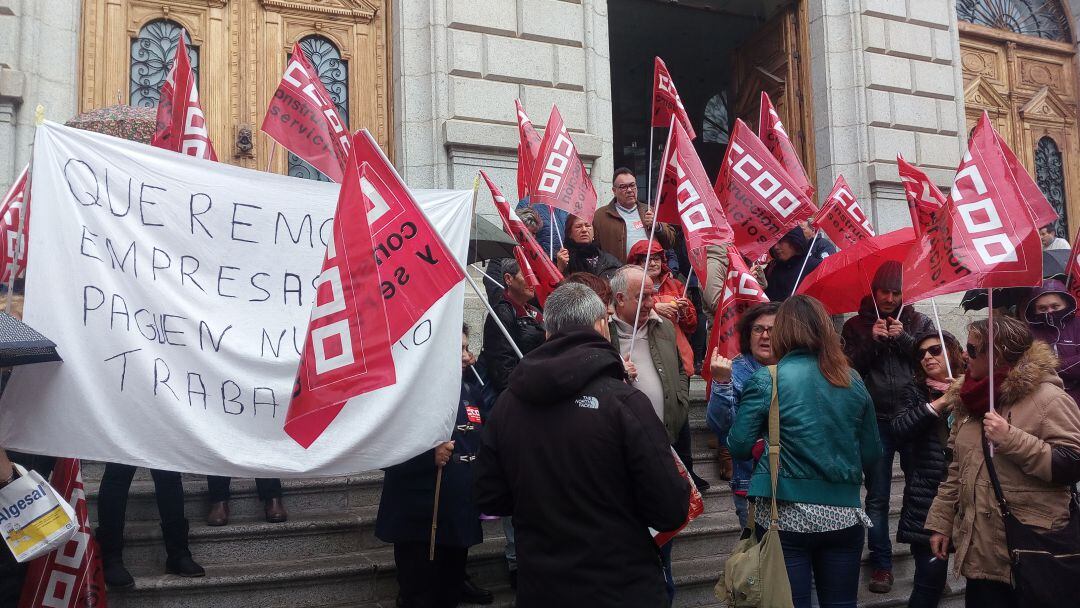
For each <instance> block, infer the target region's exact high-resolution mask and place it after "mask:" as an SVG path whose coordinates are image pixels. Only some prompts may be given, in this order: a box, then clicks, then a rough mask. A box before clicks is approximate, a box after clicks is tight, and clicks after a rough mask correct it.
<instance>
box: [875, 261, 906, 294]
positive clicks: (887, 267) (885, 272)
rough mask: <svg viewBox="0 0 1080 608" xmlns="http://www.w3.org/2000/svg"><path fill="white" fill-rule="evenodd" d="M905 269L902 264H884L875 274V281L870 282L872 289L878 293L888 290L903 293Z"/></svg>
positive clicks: (889, 262)
mask: <svg viewBox="0 0 1080 608" xmlns="http://www.w3.org/2000/svg"><path fill="white" fill-rule="evenodd" d="M903 279H904V269H903V268H902V267H901V266H900V262H897V261H895V260H890V261H888V262H885V263H884V264H882V265H881V266H880V267H879V268H878V269H877V272H875V273H874V280H873V281H871V282H870V289H872V290H874V291H877V290H879V289H887V290H889V291H903V285H902V283H903Z"/></svg>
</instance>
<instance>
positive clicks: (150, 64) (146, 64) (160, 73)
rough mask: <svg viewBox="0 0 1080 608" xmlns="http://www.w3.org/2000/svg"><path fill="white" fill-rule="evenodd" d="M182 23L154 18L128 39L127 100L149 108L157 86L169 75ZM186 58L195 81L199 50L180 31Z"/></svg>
mask: <svg viewBox="0 0 1080 608" xmlns="http://www.w3.org/2000/svg"><path fill="white" fill-rule="evenodd" d="M182 29H183V28H182V26H181V25H180V24H179V23H177V22H175V21H170V20H168V19H156V20H154V21H151V22H149V23H147V24H146V25H144V26H142V29H140V30H139V35H138V37H136V38H132V40H131V69H130V73H131V90H130V91H129V96H128V103H130V104H131V105H133V106H141V107H144V108H153V107H155V106H157V104H158V101H159V100H160V98H161V85H163V84H165V80H166V79H167V78H168V77H169V70H170V69H172V64H173V59H174V58H175V57H176V45H177V41H179V40H180V31H181V30H182ZM184 43H185V44H187V52H188V60H189V61H191V70H192V71H193V72H194V73H195V83H196V86H197V85H198V82H199V49H198V47H194V46H192V45H191V36H190V35H188V33H187V32H184Z"/></svg>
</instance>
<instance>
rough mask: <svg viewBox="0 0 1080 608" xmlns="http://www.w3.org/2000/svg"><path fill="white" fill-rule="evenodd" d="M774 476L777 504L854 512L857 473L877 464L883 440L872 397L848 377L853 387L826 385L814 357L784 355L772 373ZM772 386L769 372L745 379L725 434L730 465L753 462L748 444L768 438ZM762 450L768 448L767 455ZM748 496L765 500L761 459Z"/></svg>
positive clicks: (854, 376) (767, 491) (765, 463)
mask: <svg viewBox="0 0 1080 608" xmlns="http://www.w3.org/2000/svg"><path fill="white" fill-rule="evenodd" d="M777 374H778V380H777V384H778V385H779V392H778V399H779V404H780V475H779V480H778V481H777V485H776V498H777V499H778V500H785V501H789V502H801V503H809V504H821V505H835V506H841V507H858V506H860V504H861V502H860V500H859V491H860V488H861V487H862V481H863V468H864V467H867V466H870V465H872V464H874V463H875V462H877V460H878V459H879V458H881V438H880V437H879V436H878V426H877V416H876V414H875V411H874V403H873V402H872V401H871V400H870V394H869V393H867V392H866V387H865V386H864V385H863V382H862V379H861V378H860V377H859V374H858V373H857V372H855V371H854V370H852V372H851V386H849V387H847V388H841V387H836V386H833V385H831V384H829V382H828V380H826V379H825V377H824V376H822V375H821V371H820V370H819V369H818V363H817V356H816V355H815V354H813V353H810V352H809V351H806V350H796V351H793V352H790V353H788V354H787V355H785V356H784V358H783V359H781V360H780V363H779V365H778V370H777ZM771 402H772V378H771V377H770V376H769V370H768V368H764V367H763V368H761V369H759V370H758V371H757V372H755V373H754V375H753V376H751V378H750V381H749V382H748V383H747V384H746V386H745V387H744V388H743V392H742V398H741V399H740V400H739V411H738V413H737V414H736V416H735V423H734V424H733V425H732V427H731V432H730V433H729V434H728V449H729V450H730V451H731V457H732V458H734V459H736V460H742V459H747V458H750V457H751V455H752V454H751V448H752V447H753V446H754V443H755V442H756V441H757V440H758V439H759V438H762V437H766V436H767V435H768V429H769V405H770V403H771ZM767 453H768V448H766V454H767ZM749 495H750V496H765V497H768V496H771V495H772V489H771V484H770V480H769V459H768V458H767V457H766V456H764V455H763V456H762V457H761V459H760V460H759V461H758V463H757V465H756V466H755V467H754V474H753V476H752V477H751V478H750V492H749Z"/></svg>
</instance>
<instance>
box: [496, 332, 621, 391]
mask: <svg viewBox="0 0 1080 608" xmlns="http://www.w3.org/2000/svg"><path fill="white" fill-rule="evenodd" d="M612 331H614V328H612ZM599 376H610V377H612V378H616V379H622V378H624V377H625V376H626V371H625V370H624V368H623V364H622V360H621V359H620V358H619V353H618V352H617V351H616V350H615V348H614V347H613V346H611V343H610V342H608V341H607V340H605V339H604V337H603V336H601V335H600V334H599V333H597V332H596V330H594V329H593V328H591V327H589V328H579V329H571V330H567V331H565V332H559V333H557V334H555V335H553V336H551V337H550V338H548V340H547V341H546V342H544V343H543V344H541V345H540V346H538V347H537V348H536V349H534V350H533V351H532V352H530V353H529V354H527V355H525V358H524V359H522V360H521V362H519V363H518V365H517V367H515V368H514V371H513V373H511V374H510V383H509V386H508V388H509V389H510V390H511V391H512V392H513V393H514V395H515V396H516V397H517V398H518V399H520V400H521V401H524V402H528V403H533V404H537V405H540V404H545V403H557V402H560V401H564V400H566V399H568V398H571V397H575V396H576V395H579V394H580V393H581V391H582V389H583V388H584V387H585V386H587V385H588V384H589V383H590V382H592V381H593V380H594V379H596V378H597V377H599Z"/></svg>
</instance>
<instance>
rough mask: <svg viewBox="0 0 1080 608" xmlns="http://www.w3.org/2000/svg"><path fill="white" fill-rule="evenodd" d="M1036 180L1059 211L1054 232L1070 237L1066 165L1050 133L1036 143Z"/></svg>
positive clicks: (1040, 188) (1051, 203)
mask: <svg viewBox="0 0 1080 608" xmlns="http://www.w3.org/2000/svg"><path fill="white" fill-rule="evenodd" d="M1035 182H1036V183H1037V184H1039V190H1042V193H1043V195H1044V196H1045V197H1046V200H1048V201H1050V205H1051V206H1053V207H1054V211H1057V212H1058V220H1057V221H1056V222H1054V232H1055V234H1057V235H1058V236H1060V237H1064V238H1066V239H1067V238H1069V234H1068V232H1069V219H1068V217H1066V204H1065V165H1064V163H1063V162H1062V157H1061V150H1060V149H1059V148H1058V145H1057V142H1055V141H1054V140H1053V139H1052V138H1051V137H1050V136H1049V135H1047V136H1045V137H1043V138H1042V139H1040V140H1039V143H1037V144H1036V145H1035Z"/></svg>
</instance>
